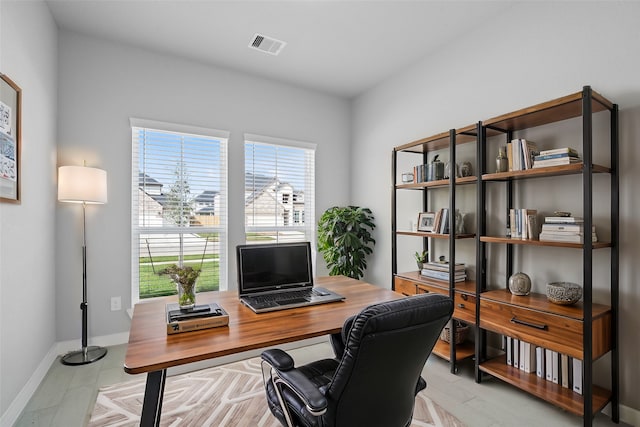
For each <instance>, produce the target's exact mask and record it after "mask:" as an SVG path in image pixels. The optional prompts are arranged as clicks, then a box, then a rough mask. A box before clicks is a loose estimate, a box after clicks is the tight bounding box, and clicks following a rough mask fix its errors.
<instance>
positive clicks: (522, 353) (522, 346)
mask: <svg viewBox="0 0 640 427" xmlns="http://www.w3.org/2000/svg"><path fill="white" fill-rule="evenodd" d="M525 344H527V343H526V342H524V341H522V340H520V351H519V353H518V357H519V358H520V359H519V361H518V368H519V369H520V370H521V371H524V365H525V360H526V358H527V352H526V350H525Z"/></svg>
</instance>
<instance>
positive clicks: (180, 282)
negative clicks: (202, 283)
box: [161, 264, 200, 307]
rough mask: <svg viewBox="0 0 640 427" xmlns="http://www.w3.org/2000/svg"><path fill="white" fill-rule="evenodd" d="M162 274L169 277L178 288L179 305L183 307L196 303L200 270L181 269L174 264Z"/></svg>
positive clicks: (191, 268)
mask: <svg viewBox="0 0 640 427" xmlns="http://www.w3.org/2000/svg"><path fill="white" fill-rule="evenodd" d="M161 274H167V275H169V277H171V279H172V280H173V281H174V282H175V283H176V285H177V286H178V303H179V304H180V306H181V307H185V306H189V305H194V304H195V303H196V281H197V280H198V276H200V270H195V269H194V268H193V267H190V266H184V267H180V266H178V265H176V264H173V265H170V266H169V267H167V268H165V269H164V270H162V271H161Z"/></svg>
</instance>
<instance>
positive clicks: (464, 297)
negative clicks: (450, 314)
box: [460, 294, 469, 301]
mask: <svg viewBox="0 0 640 427" xmlns="http://www.w3.org/2000/svg"><path fill="white" fill-rule="evenodd" d="M460 298H462V299H463V300H465V301H466V300H468V299H469V296H468V295H466V294H462V295H460Z"/></svg>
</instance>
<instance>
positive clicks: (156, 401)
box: [140, 369, 167, 427]
mask: <svg viewBox="0 0 640 427" xmlns="http://www.w3.org/2000/svg"><path fill="white" fill-rule="evenodd" d="M166 378H167V370H166V369H163V370H161V371H153V372H149V373H147V385H146V386H145V389H144V402H143V404H142V417H141V418H140V426H141V427H158V426H159V425H160V412H161V411H162V395H163V394H164V382H165V380H166Z"/></svg>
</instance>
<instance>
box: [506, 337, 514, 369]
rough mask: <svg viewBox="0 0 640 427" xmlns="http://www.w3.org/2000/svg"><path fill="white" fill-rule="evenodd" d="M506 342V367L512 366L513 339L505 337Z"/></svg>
mask: <svg viewBox="0 0 640 427" xmlns="http://www.w3.org/2000/svg"><path fill="white" fill-rule="evenodd" d="M505 338H506V340H507V365H509V366H512V365H513V348H512V345H513V338H511V337H505Z"/></svg>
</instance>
